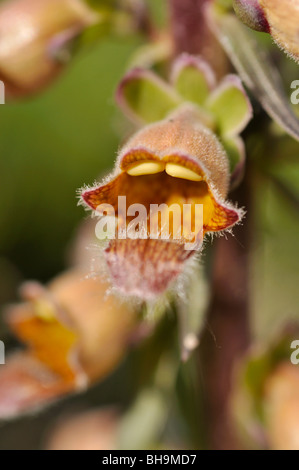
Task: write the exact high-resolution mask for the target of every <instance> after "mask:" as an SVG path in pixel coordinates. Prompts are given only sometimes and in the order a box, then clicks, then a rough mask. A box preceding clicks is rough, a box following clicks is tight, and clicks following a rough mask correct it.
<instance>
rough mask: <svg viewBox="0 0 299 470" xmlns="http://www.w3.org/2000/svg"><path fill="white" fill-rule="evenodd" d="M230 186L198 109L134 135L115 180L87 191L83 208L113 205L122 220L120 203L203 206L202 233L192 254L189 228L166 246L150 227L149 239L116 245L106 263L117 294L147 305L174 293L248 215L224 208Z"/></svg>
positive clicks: (119, 241)
mask: <svg viewBox="0 0 299 470" xmlns="http://www.w3.org/2000/svg"><path fill="white" fill-rule="evenodd" d="M229 180H230V174H229V164H228V160H227V156H226V154H225V152H224V150H223V148H222V146H221V144H220V142H219V141H218V139H217V138H216V136H215V135H214V134H213V132H212V131H211V130H210V129H208V128H207V127H205V126H204V125H203V124H202V120H201V113H200V112H199V111H198V109H197V107H195V106H193V105H191V104H187V105H183V106H182V107H181V108H179V109H178V110H176V111H174V112H173V113H172V114H170V115H169V116H168V117H167V118H166V119H164V120H162V121H160V122H156V123H154V124H151V125H149V126H146V127H145V128H143V129H142V130H141V131H139V132H138V133H137V134H135V135H134V136H133V137H132V138H131V139H130V140H129V141H128V142H127V144H126V145H125V146H124V147H123V148H122V149H121V151H120V153H119V156H118V159H117V163H116V167H115V171H114V173H113V174H112V176H111V177H110V178H108V180H106V181H105V182H104V183H103V184H101V185H99V186H96V187H94V188H91V189H84V190H83V191H82V195H81V197H82V201H83V203H84V204H85V205H86V206H87V207H89V208H91V209H93V210H97V208H98V206H100V205H101V204H110V205H112V206H113V207H114V209H115V212H116V215H117V210H118V207H117V201H118V197H119V196H126V199H127V205H128V206H131V205H132V204H136V203H138V204H142V205H144V206H145V207H146V208H147V209H149V208H150V205H151V204H158V205H159V204H166V205H167V206H169V205H171V204H178V205H180V206H182V205H183V204H186V203H188V204H191V205H192V206H194V205H195V204H202V205H203V220H202V229H201V230H200V231H198V232H197V233H195V235H194V238H193V239H192V240H191V241H192V242H193V243H194V248H193V250H190V251H188V250H186V243H187V241H190V237H188V235H190V233H188V230H187V229H186V227H185V225H184V221H182V225H183V227H182V232H183V235H182V237H181V239H180V240H177V239H175V237H174V229H173V232H172V233H171V234H170V237H169V239H167V240H165V239H162V238H163V237H160V238H158V239H153V238H152V237H151V236H150V228H149V221H148V224H147V233H146V236H145V237H142V239H130V238H126V239H119V238H116V239H115V240H111V241H110V243H109V244H108V247H107V248H106V250H105V257H106V261H107V265H108V268H109V271H110V275H111V278H112V283H113V284H114V285H115V287H117V288H118V289H119V290H120V291H121V292H123V293H124V294H125V295H136V296H138V297H141V298H143V299H153V298H155V297H157V296H158V295H160V294H162V293H163V292H165V291H166V290H167V289H168V288H170V287H171V286H172V285H173V283H174V282H175V281H176V280H177V279H178V277H179V276H180V274H182V273H183V272H184V270H185V267H186V266H187V264H188V263H187V262H188V261H189V260H191V259H192V258H193V256H194V255H195V254H196V252H198V251H199V250H200V249H201V247H202V243H203V238H204V235H205V234H206V233H209V232H221V231H223V230H226V229H228V228H230V227H232V226H233V225H234V224H235V223H236V222H238V221H239V220H240V218H241V216H242V212H241V211H239V210H237V209H236V208H234V207H232V206H231V205H230V204H228V203H227V202H225V198H226V196H227V193H228V188H229ZM148 212H150V210H148ZM125 223H126V224H128V221H126V222H125ZM192 224H193V226H194V225H196V220H193V221H192ZM185 229H186V230H185ZM157 231H158V232H159V234H160V235H163V226H161V225H159V224H158V227H157Z"/></svg>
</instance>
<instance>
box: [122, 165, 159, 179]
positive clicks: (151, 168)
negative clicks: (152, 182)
mask: <svg viewBox="0 0 299 470" xmlns="http://www.w3.org/2000/svg"><path fill="white" fill-rule="evenodd" d="M164 168H165V164H164V163H162V162H136V163H134V164H133V165H132V166H131V168H129V169H128V170H127V173H128V175H130V176H142V175H154V174H156V173H161V172H162V171H164Z"/></svg>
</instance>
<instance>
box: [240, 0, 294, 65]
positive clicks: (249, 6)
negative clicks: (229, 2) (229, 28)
mask: <svg viewBox="0 0 299 470" xmlns="http://www.w3.org/2000/svg"><path fill="white" fill-rule="evenodd" d="M234 7H235V10H236V13H237V14H238V16H239V18H240V19H241V20H242V21H243V22H244V23H245V24H247V26H249V27H250V28H252V29H256V30H257V31H263V32H266V33H270V34H271V35H272V37H273V39H274V41H275V42H276V43H277V44H278V46H279V47H281V48H282V49H284V51H285V52H287V54H289V55H290V56H292V57H293V59H295V60H296V61H297V62H298V61H299V27H298V24H299V1H298V0H289V1H285V2H282V1H281V0H234Z"/></svg>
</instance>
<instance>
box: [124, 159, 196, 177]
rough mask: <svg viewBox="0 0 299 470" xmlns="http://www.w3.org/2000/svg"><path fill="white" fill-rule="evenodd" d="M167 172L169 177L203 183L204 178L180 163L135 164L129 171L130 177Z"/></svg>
mask: <svg viewBox="0 0 299 470" xmlns="http://www.w3.org/2000/svg"><path fill="white" fill-rule="evenodd" d="M163 171H165V172H166V173H167V174H168V175H169V176H173V177H174V178H181V179H185V180H189V181H202V180H203V177H202V176H201V175H199V174H198V173H196V172H195V171H193V170H190V169H189V168H186V167H185V166H183V165H179V164H178V163H170V162H169V163H164V162H157V161H145V162H136V163H133V164H132V165H131V166H130V168H128V169H127V173H128V175H130V176H144V175H154V174H157V173H162V172H163Z"/></svg>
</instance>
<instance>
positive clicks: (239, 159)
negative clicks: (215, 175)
mask: <svg viewBox="0 0 299 470" xmlns="http://www.w3.org/2000/svg"><path fill="white" fill-rule="evenodd" d="M222 145H223V147H224V149H225V151H226V153H227V156H228V159H229V164H230V174H231V186H232V187H236V186H237V185H238V184H239V182H240V180H241V179H242V177H243V173H244V166H245V146H244V142H243V140H242V139H241V138H240V137H238V136H237V137H226V138H223V140H222Z"/></svg>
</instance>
